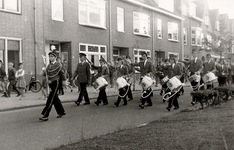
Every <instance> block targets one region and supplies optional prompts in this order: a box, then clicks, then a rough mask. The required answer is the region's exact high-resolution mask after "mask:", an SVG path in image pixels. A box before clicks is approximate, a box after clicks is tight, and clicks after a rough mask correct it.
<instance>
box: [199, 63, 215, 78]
mask: <svg viewBox="0 0 234 150" xmlns="http://www.w3.org/2000/svg"><path fill="white" fill-rule="evenodd" d="M214 70H215V63H214V62H213V61H212V60H210V61H209V62H204V63H203V71H202V75H205V74H207V73H208V72H210V71H212V72H213V71H214Z"/></svg>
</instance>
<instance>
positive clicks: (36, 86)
mask: <svg viewBox="0 0 234 150" xmlns="http://www.w3.org/2000/svg"><path fill="white" fill-rule="evenodd" d="M41 88H42V85H41V83H40V81H39V80H36V78H35V77H34V76H32V73H31V79H30V81H29V83H28V84H27V85H26V90H25V92H27V91H32V92H33V93H38V92H39V91H40V90H41Z"/></svg>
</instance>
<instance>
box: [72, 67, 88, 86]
mask: <svg viewBox="0 0 234 150" xmlns="http://www.w3.org/2000/svg"><path fill="white" fill-rule="evenodd" d="M76 77H77V80H78V82H79V83H89V80H90V65H89V63H87V62H83V63H81V62H80V63H78V65H77V67H76V71H75V73H74V75H73V79H75V78H76Z"/></svg>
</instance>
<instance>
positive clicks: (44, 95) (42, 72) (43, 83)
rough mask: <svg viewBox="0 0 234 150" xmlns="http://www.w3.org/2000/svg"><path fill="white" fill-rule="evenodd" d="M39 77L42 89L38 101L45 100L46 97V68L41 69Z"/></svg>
mask: <svg viewBox="0 0 234 150" xmlns="http://www.w3.org/2000/svg"><path fill="white" fill-rule="evenodd" d="M41 76H42V82H41V85H42V88H41V97H40V98H39V99H44V100H45V99H46V98H47V97H48V90H47V88H48V82H47V77H46V68H45V67H43V68H42V70H41Z"/></svg>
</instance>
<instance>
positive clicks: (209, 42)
mask: <svg viewBox="0 0 234 150" xmlns="http://www.w3.org/2000/svg"><path fill="white" fill-rule="evenodd" d="M206 38H207V42H208V43H207V46H211V43H212V36H211V35H209V34H207V35H206Z"/></svg>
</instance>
